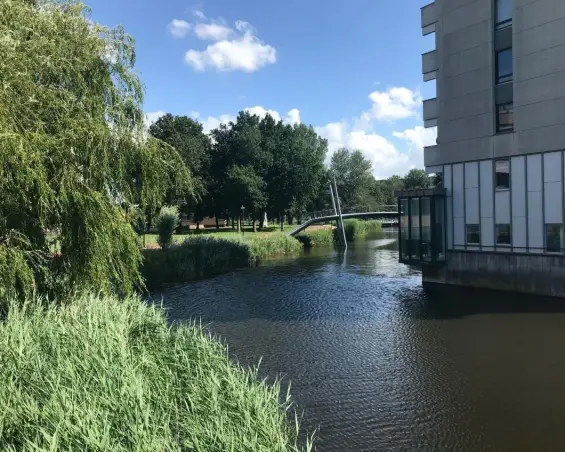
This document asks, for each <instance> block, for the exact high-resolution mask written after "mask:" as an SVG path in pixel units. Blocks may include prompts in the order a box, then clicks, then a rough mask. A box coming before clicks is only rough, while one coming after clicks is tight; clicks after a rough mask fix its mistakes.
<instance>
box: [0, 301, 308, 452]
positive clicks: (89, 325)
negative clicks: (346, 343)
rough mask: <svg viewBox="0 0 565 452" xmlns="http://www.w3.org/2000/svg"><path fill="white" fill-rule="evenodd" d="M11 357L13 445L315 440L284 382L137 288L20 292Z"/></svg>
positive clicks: (1, 396) (2, 383)
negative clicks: (59, 297)
mask: <svg viewBox="0 0 565 452" xmlns="http://www.w3.org/2000/svg"><path fill="white" fill-rule="evenodd" d="M0 360H1V361H2V366H0V413H2V415H1V416H0V444H2V448H3V450H4V449H5V450H24V449H25V450H32V449H33V450H37V451H48V450H112V451H124V452H125V451H130V450H138V451H157V450H159V451H165V450H171V451H172V450H194V451H197V450H198V451H209V452H224V451H228V450H237V451H244V450H249V451H251V450H252V451H273V452H298V451H309V450H311V442H310V440H308V439H307V440H305V441H304V440H300V441H299V439H298V436H299V434H298V422H297V421H298V419H292V416H291V413H292V409H291V410H290V411H289V408H291V404H290V398H289V396H288V394H286V397H285V395H284V394H283V395H282V397H281V395H280V385H279V383H278V382H275V383H274V384H267V383H265V382H264V381H261V380H260V379H259V378H258V375H257V370H256V369H243V368H242V367H240V366H239V365H237V364H235V363H234V362H233V361H232V360H231V359H230V358H229V357H228V354H227V350H226V347H225V346H224V345H223V344H221V343H220V342H219V341H217V340H216V339H214V338H213V337H211V336H210V335H209V334H207V333H206V332H205V331H204V330H203V329H202V328H201V327H200V326H198V325H196V324H183V325H178V326H174V327H171V326H170V325H169V324H168V323H167V320H166V318H165V314H164V311H163V310H162V309H161V308H158V307H155V306H148V305H145V304H144V303H143V302H142V301H141V300H140V299H139V298H137V297H135V296H133V297H126V298H125V299H124V298H118V297H114V296H98V295H93V294H83V295H75V296H74V297H71V298H70V299H69V300H68V301H67V302H66V303H64V304H61V305H59V306H54V305H53V304H48V303H44V302H42V301H41V300H36V301H33V302H32V301H28V302H25V303H23V304H22V303H21V302H20V301H16V300H13V301H11V302H10V307H9V313H8V316H7V318H6V319H5V320H4V321H2V322H0ZM301 436H302V435H301Z"/></svg>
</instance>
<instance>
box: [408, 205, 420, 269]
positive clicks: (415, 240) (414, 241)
mask: <svg viewBox="0 0 565 452" xmlns="http://www.w3.org/2000/svg"><path fill="white" fill-rule="evenodd" d="M410 218H411V226H412V230H411V233H410V239H411V240H410V253H411V255H412V259H416V260H420V198H412V199H411V200H410Z"/></svg>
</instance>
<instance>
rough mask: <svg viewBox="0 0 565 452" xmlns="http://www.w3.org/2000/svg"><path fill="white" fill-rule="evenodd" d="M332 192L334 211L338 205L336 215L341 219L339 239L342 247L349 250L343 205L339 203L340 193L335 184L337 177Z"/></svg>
mask: <svg viewBox="0 0 565 452" xmlns="http://www.w3.org/2000/svg"><path fill="white" fill-rule="evenodd" d="M330 189H332V184H331V183H330ZM333 190H335V199H334V192H333ZM331 191H332V202H333V204H334V209H335V208H336V204H337V209H336V214H337V216H338V218H339V221H338V229H339V230H340V231H338V232H340V234H339V237H340V241H341V245H342V246H343V247H344V248H347V239H346V237H345V227H344V225H343V217H342V215H341V203H340V202H339V194H338V192H337V184H336V182H335V177H334V178H333V189H332V190H331Z"/></svg>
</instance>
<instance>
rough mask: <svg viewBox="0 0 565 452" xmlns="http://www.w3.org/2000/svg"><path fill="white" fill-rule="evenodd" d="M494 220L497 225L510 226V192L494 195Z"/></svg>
mask: <svg viewBox="0 0 565 452" xmlns="http://www.w3.org/2000/svg"><path fill="white" fill-rule="evenodd" d="M494 218H495V223H496V224H510V190H503V191H496V192H495V193H494Z"/></svg>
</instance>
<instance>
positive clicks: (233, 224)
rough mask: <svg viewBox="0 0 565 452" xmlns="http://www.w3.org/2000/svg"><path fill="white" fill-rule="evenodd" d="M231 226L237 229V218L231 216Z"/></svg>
mask: <svg viewBox="0 0 565 452" xmlns="http://www.w3.org/2000/svg"><path fill="white" fill-rule="evenodd" d="M231 228H232V229H233V230H234V231H235V218H234V217H231Z"/></svg>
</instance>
